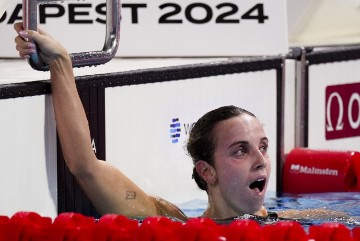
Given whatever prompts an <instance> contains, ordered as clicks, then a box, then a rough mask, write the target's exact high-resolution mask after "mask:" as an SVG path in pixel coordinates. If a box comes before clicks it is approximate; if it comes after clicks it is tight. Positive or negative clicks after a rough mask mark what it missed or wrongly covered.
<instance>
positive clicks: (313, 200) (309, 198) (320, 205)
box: [179, 192, 360, 228]
mask: <svg viewBox="0 0 360 241" xmlns="http://www.w3.org/2000/svg"><path fill="white" fill-rule="evenodd" d="M206 205H207V202H206V201H203V200H193V201H190V202H187V203H183V204H181V205H179V206H180V208H181V209H182V210H183V211H184V213H185V214H186V215H187V216H188V217H199V216H201V215H202V213H203V212H204V210H205V208H206ZM264 205H265V207H266V208H267V209H268V210H269V211H273V212H278V211H283V210H288V209H293V210H294V209H295V210H306V209H327V210H332V211H337V212H342V213H344V214H346V215H347V216H348V217H344V218H336V219H335V218H330V217H329V218H326V217H322V218H321V219H306V220H305V219H301V220H297V221H299V222H300V223H301V224H302V225H303V226H304V227H305V228H306V227H308V226H310V225H318V224H321V223H327V222H340V223H343V224H345V225H346V226H347V227H349V228H353V227H360V193H350V192H346V193H319V194H301V195H282V196H275V195H273V196H272V197H269V198H266V200H265V204H264ZM349 217H351V218H349Z"/></svg>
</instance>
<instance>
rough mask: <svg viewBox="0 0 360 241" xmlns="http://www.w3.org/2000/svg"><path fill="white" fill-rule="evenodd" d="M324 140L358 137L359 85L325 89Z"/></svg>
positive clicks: (359, 115) (359, 130)
mask: <svg viewBox="0 0 360 241" xmlns="http://www.w3.org/2000/svg"><path fill="white" fill-rule="evenodd" d="M325 98H326V101H325V103H326V106H325V115H326V116H325V120H326V121H325V125H326V126H325V134H326V140H333V139H340V138H346V137H354V136H360V83H353V84H344V85H333V86H328V87H326V95H325Z"/></svg>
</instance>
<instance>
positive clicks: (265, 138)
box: [229, 137, 269, 149]
mask: <svg viewBox="0 0 360 241" xmlns="http://www.w3.org/2000/svg"><path fill="white" fill-rule="evenodd" d="M263 141H266V142H269V139H268V138H267V137H263V138H261V139H260V142H263ZM239 144H242V145H249V142H248V141H235V142H234V143H232V144H231V145H230V146H229V149H230V148H232V147H233V146H237V145H239Z"/></svg>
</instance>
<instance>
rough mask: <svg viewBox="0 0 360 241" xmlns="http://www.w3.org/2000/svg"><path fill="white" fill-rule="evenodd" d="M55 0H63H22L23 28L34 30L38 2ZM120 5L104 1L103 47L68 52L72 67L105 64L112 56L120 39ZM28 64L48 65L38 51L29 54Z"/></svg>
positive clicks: (43, 68)
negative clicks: (100, 48)
mask: <svg viewBox="0 0 360 241" xmlns="http://www.w3.org/2000/svg"><path fill="white" fill-rule="evenodd" d="M55 1H59V2H63V0H23V23H24V29H27V30H35V31H36V30H37V18H38V16H37V15H38V14H37V6H38V4H44V3H53V2H55ZM120 5H121V4H120V0H107V1H106V39H105V43H104V47H103V49H102V50H101V51H90V52H81V53H70V57H71V59H72V64H73V67H84V66H93V65H99V64H105V63H106V62H108V61H110V60H111V59H112V58H113V57H114V55H115V54H116V51H117V49H118V46H119V39H120V20H121V16H120ZM29 64H30V66H31V67H32V68H33V69H35V70H40V71H47V70H49V66H47V65H46V64H44V62H43V61H42V59H41V57H40V56H39V54H38V52H36V53H34V54H32V55H31V56H30V58H29Z"/></svg>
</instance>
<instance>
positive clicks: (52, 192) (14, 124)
mask: <svg viewBox="0 0 360 241" xmlns="http://www.w3.org/2000/svg"><path fill="white" fill-rule="evenodd" d="M0 112H1V113H3V114H2V115H1V118H0V133H1V135H0V146H1V151H0V160H1V168H0V190H1V198H0V215H6V216H12V215H13V214H15V213H16V212H19V211H32V212H37V213H39V214H40V215H44V216H49V217H52V218H55V217H56V216H57V214H58V213H57V204H58V200H57V199H58V195H57V161H56V160H57V156H56V153H57V147H56V130H55V117H54V113H53V108H52V99H51V97H50V96H48V95H39V96H31V97H24V98H15V99H0Z"/></svg>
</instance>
